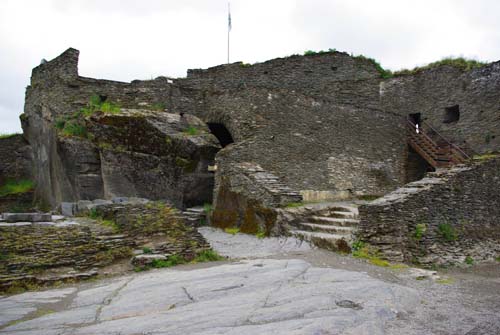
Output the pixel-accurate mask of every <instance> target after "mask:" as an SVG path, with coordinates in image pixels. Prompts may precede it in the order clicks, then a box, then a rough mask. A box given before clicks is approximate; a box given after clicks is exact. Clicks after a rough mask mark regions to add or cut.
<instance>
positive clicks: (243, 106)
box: [23, 49, 500, 206]
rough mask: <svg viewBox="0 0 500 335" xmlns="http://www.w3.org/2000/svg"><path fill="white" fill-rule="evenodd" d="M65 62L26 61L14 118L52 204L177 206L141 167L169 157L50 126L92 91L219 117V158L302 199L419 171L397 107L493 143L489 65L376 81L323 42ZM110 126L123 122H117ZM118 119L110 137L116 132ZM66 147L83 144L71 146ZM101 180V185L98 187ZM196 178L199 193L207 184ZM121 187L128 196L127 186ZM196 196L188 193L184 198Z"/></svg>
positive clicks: (478, 147)
mask: <svg viewBox="0 0 500 335" xmlns="http://www.w3.org/2000/svg"><path fill="white" fill-rule="evenodd" d="M77 66H78V51H77V50H74V49H68V50H67V51H66V52H65V53H63V54H62V55H61V56H59V57H58V58H56V59H54V60H52V61H50V62H48V63H46V64H42V65H40V66H38V67H36V68H35V69H33V74H32V79H31V85H30V86H29V87H28V89H27V92H26V105H25V115H24V117H23V127H24V130H25V135H26V137H27V139H28V140H29V142H30V143H32V148H33V153H34V157H35V159H34V168H35V170H36V171H37V173H36V178H35V179H36V182H37V185H38V187H37V194H38V196H39V197H40V198H42V199H46V200H49V202H50V203H51V204H52V205H53V206H55V205H57V204H58V203H60V202H61V201H77V200H79V199H84V198H98V197H101V196H102V197H111V196H123V195H126V196H141V197H148V198H149V197H150V194H151V196H152V197H154V198H161V197H166V198H168V199H169V200H172V201H173V202H174V203H176V205H179V203H181V205H183V204H182V201H181V202H179V201H180V200H179V199H174V198H173V197H172V194H167V193H168V192H166V188H165V187H163V186H165V185H167V184H168V182H167V183H164V181H165V180H164V179H161V176H160V175H159V174H153V178H152V177H151V176H150V175H144V173H143V171H146V174H148V173H149V172H147V171H151V170H154V169H157V170H158V171H160V170H161V171H163V170H165V171H166V172H167V174H170V175H172V174H171V173H170V172H169V171H170V170H172V169H175V168H174V167H172V164H173V161H168V162H164V163H165V164H160V163H159V162H158V161H154V162H152V161H151V160H150V159H149V158H151V155H149V153H147V155H149V156H147V159H146V161H144V159H143V158H144V157H143V156H142V154H144V152H143V151H141V150H138V151H134V152H135V153H137V155H135V154H134V157H133V158H132V157H131V156H130V154H128V153H127V154H123V153H120V152H117V150H114V152H113V153H110V151H109V150H108V149H109V148H104V149H103V148H102V147H99V143H97V142H96V141H88V142H85V143H80V144H78V143H76V142H77V141H76V142H75V141H73V140H67V139H64V138H61V137H60V136H59V135H58V132H57V131H56V129H55V127H54V124H55V122H56V121H57V119H58V118H61V117H70V116H71V115H73V114H74V113H75V112H76V111H78V110H80V108H82V107H84V106H86V104H87V103H88V101H89V98H90V97H91V96H92V95H94V94H97V95H99V96H101V97H102V98H103V99H106V100H107V101H111V102H113V103H116V104H119V105H120V106H121V107H122V108H123V109H135V110H144V109H151V110H153V109H156V110H158V113H163V112H165V111H166V112H168V113H172V114H180V113H183V114H184V115H188V114H190V115H193V116H196V117H197V118H198V119H200V120H201V121H203V122H209V123H219V124H222V125H223V126H225V127H226V128H227V129H228V131H229V132H230V133H231V135H232V137H233V139H234V141H235V142H236V144H237V145H229V146H228V147H226V148H225V150H224V152H225V154H224V158H223V159H224V160H225V161H226V162H228V163H231V164H240V163H245V162H252V163H255V164H257V165H259V166H260V167H262V168H263V169H264V170H265V171H267V172H269V173H271V174H273V175H275V176H277V177H278V178H279V180H280V182H282V183H283V184H285V185H287V186H288V187H290V188H291V189H293V190H295V191H297V192H301V193H302V194H303V195H304V196H305V197H306V198H307V199H309V198H311V199H314V200H325V199H329V200H332V199H333V200H335V199H343V198H349V197H355V196H359V195H367V194H370V195H381V194H386V193H387V192H390V191H392V190H394V189H396V188H397V187H399V186H402V185H403V184H404V183H405V182H407V181H408V180H413V179H415V178H418V177H419V176H421V172H422V171H421V170H422V166H420V165H419V162H418V161H417V160H412V159H411V157H410V159H409V158H408V148H407V146H406V133H405V119H406V116H407V115H408V114H409V113H414V112H421V113H423V116H424V118H426V119H427V121H429V122H430V123H432V125H433V126H435V127H437V128H438V130H439V131H440V132H443V134H444V135H445V136H447V137H448V138H450V139H452V140H454V141H455V142H456V143H457V144H458V145H461V146H465V147H466V149H468V150H469V151H470V152H477V153H484V152H487V151H495V150H498V149H499V145H500V142H498V141H500V137H499V136H497V135H498V130H497V128H498V127H497V125H498V124H499V119H498V115H500V113H498V112H499V110H498V108H499V107H498V106H500V104H499V94H498V92H499V89H498V88H499V85H500V84H499V83H500V80H499V78H500V63H492V64H490V65H488V66H486V67H483V68H481V69H476V70H473V71H470V72H462V71H460V70H458V69H456V68H453V67H449V66H442V67H439V68H437V69H432V70H427V71H423V72H421V73H418V74H416V75H410V76H404V77H398V78H394V79H390V80H382V79H381V76H380V73H379V71H378V69H377V67H376V66H375V64H374V63H373V62H371V61H370V60H367V59H365V58H360V57H351V56H349V55H348V54H345V53H341V52H329V53H322V54H316V55H309V56H291V57H288V58H280V59H274V60H270V61H267V62H264V63H259V64H254V65H247V64H243V63H234V64H228V65H221V66H217V67H213V68H209V69H206V70H189V71H188V76H187V77H186V78H181V79H170V78H166V77H159V78H156V79H155V80H146V81H139V80H136V81H133V82H131V83H121V82H114V81H108V80H96V79H90V78H84V77H80V76H79V75H78V68H77ZM454 105H459V109H460V120H459V121H458V122H452V123H445V124H443V123H442V121H443V113H444V110H445V108H446V107H450V106H454ZM109 119H111V118H109ZM153 123H154V122H153ZM108 126H109V125H107V124H106V125H104V126H103V127H101V128H100V129H101V130H103V129H104V130H107V127H108ZM122 126H123V130H125V129H130V127H128V128H127V126H126V123H122ZM110 128H112V127H110ZM118 128H119V127H115V128H114V133H113V136H118V137H125V138H127V135H126V134H125V135H124V134H122V135H123V136H122V135H120V132H119V131H118ZM102 133H104V131H103V132H102ZM128 137H129V138H130V136H128ZM141 139H142V140H145V143H149V142H148V141H147V139H145V138H144V137H141ZM464 141H465V142H464ZM115 142H116V141H115ZM115 142H113V141H111V143H115ZM155 145H158V144H155ZM75 146H78V147H79V148H82V149H81V150H80V151H81V152H83V153H84V154H83V155H80V156H78V157H77V156H74V155H72V154H71V152H74V151H75V150H74V148H75ZM165 146H168V144H165ZM160 147H161V146H160ZM118 148H123V143H121V144H119V146H118ZM114 149H116V146H115V147H114ZM153 156H154V155H153ZM410 156H411V154H410ZM82 157H85V158H82ZM155 157H157V156H155ZM68 158H70V159H72V160H73V162H68ZM155 159H156V158H155ZM183 159H184V157H183ZM141 160H142V161H141ZM221 161H222V158H221ZM108 163H109V164H108ZM135 163H139V164H135ZM120 164H121V166H125V167H127V166H128V167H131V169H129V171H125V173H123V176H121V175H118V174H116V173H114V171H115V169H117V167H118V166H119V165H120ZM99 166H100V167H101V171H100V172H99V171H97V170H98V167H99ZM408 169H410V170H411V171H409V173H407V170H408ZM118 170H119V171H120V169H118ZM132 170H133V171H132ZM68 171H70V173H69V174H70V175H67V174H68ZM134 171H136V172H137V173H136V174H134ZM220 171H222V170H221V169H219V172H216V173H217V174H218V173H221V172H220ZM157 177H158V178H159V179H158V180H160V181H161V182H160V185H163V186H162V187H160V189H159V190H158V189H157V188H156V187H150V186H151V185H150V184H151V181H152V180H153V179H155V178H157ZM204 178H211V176H209V175H208V174H207V175H205V176H202V174H201V173H199V174H197V175H196V176H195V177H194V178H192V182H191V183H189V182H187V184H189V185H191V186H190V187H191V188H196V187H197V186H196V185H198V184H199V182H200V180H202V179H204ZM167 179H168V178H167ZM171 180H172V178H170V179H168V181H171ZM186 180H187V179H186ZM107 183H111V184H112V185H111V186H110V187H107V186H106V184H107ZM187 184H186V185H187ZM75 185H81V187H80V188H78V187H76V188H75ZM120 185H121V186H123V187H120ZM168 185H169V187H171V189H172V190H174V189H175V192H174V193H178V192H184V191H185V190H186V189H187V188H188V187H185V188H184V191H179V189H178V188H177V186H175V185H174V186H172V185H170V184H168ZM202 185H208V184H206V183H202ZM181 188H182V187H181ZM202 188H203V192H202V193H204V194H205V193H206V192H207V191H208V188H207V187H205V186H202ZM130 189H132V190H134V191H133V194H130V193H127V190H130ZM164 191H165V192H164ZM216 192H217V189H216ZM122 193H126V194H122ZM197 196H198V193H197V192H195V193H194V194H193V195H190V196H188V198H189V197H191V198H196V197H197ZM215 197H218V195H217V193H216V194H215ZM204 199H206V198H204ZM203 201H204V200H203ZM197 202H198V203H199V202H200V201H197ZM186 204H188V203H186ZM191 204H194V202H189V204H188V205H191Z"/></svg>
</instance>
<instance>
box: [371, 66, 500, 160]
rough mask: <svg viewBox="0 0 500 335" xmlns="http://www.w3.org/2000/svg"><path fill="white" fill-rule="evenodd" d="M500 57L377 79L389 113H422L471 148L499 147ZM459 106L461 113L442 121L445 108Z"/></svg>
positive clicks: (448, 135)
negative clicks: (471, 65)
mask: <svg viewBox="0 0 500 335" xmlns="http://www.w3.org/2000/svg"><path fill="white" fill-rule="evenodd" d="M499 92H500V62H495V63H491V64H489V65H486V66H484V67H481V68H479V69H474V70H471V71H467V72H464V71H462V70H461V69H459V68H456V67H452V66H440V67H438V68H434V69H430V70H425V71H422V72H420V73H418V74H415V75H408V76H402V77H398V78H394V79H390V80H387V81H384V82H383V83H382V84H381V91H380V93H381V95H380V96H381V104H382V108H383V109H384V110H386V111H387V112H391V113H396V114H400V115H401V116H403V117H407V116H408V114H410V113H422V118H423V119H424V120H425V121H426V122H428V123H430V124H431V125H432V126H433V127H434V128H436V129H437V130H438V131H439V132H440V133H442V135H443V136H444V137H446V138H448V139H450V140H451V141H452V142H453V143H454V144H457V145H458V146H460V147H463V148H464V149H466V150H467V151H468V152H469V153H479V154H483V153H486V152H495V151H496V152H498V151H500V128H499V127H498V125H499V124H500V94H499ZM456 105H458V109H459V113H460V118H459V120H458V121H456V122H450V123H445V122H444V121H445V119H446V116H445V115H446V108H449V107H453V106H456Z"/></svg>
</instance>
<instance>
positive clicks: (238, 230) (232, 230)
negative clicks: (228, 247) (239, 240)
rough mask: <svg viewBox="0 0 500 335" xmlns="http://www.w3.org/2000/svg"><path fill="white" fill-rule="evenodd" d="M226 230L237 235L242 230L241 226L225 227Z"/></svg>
mask: <svg viewBox="0 0 500 335" xmlns="http://www.w3.org/2000/svg"><path fill="white" fill-rule="evenodd" d="M224 231H225V232H226V233H228V234H231V235H236V234H238V233H239V232H240V228H237V227H234V228H226V229H224Z"/></svg>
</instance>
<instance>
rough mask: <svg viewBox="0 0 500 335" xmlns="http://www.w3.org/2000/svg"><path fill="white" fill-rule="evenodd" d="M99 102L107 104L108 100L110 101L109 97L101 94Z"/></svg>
mask: <svg viewBox="0 0 500 335" xmlns="http://www.w3.org/2000/svg"><path fill="white" fill-rule="evenodd" d="M99 100H100V101H101V102H105V101H106V100H108V96H107V95H101V94H99Z"/></svg>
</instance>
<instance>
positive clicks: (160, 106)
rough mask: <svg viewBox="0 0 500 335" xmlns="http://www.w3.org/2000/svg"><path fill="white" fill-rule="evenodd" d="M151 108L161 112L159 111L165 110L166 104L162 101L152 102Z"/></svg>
mask: <svg viewBox="0 0 500 335" xmlns="http://www.w3.org/2000/svg"><path fill="white" fill-rule="evenodd" d="M151 108H152V109H153V110H155V111H160V112H161V111H164V110H165V108H166V106H165V104H164V103H162V102H157V103H155V104H153V105H152V106H151Z"/></svg>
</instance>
